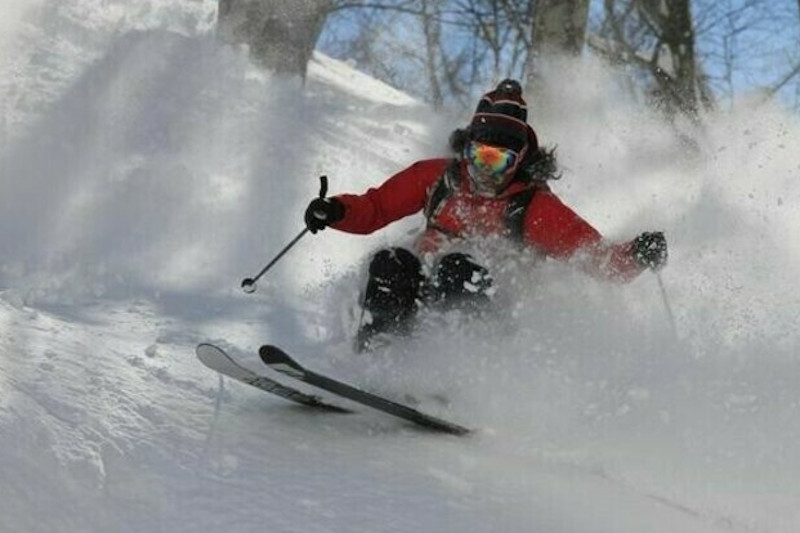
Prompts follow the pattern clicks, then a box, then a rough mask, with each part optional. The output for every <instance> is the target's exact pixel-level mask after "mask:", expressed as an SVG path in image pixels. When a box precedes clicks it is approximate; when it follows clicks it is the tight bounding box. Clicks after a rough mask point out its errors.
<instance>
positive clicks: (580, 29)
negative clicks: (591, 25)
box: [532, 0, 589, 56]
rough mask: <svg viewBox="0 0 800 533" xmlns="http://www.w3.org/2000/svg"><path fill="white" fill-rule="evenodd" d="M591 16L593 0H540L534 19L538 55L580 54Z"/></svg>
mask: <svg viewBox="0 0 800 533" xmlns="http://www.w3.org/2000/svg"><path fill="white" fill-rule="evenodd" d="M588 19H589V0H540V1H539V2H538V4H537V6H536V16H535V17H534V22H533V45H532V47H533V52H534V55H540V56H541V55H545V54H561V55H564V54H566V55H573V56H575V55H579V54H580V53H581V50H583V42H584V40H585V37H586V24H587V22H588Z"/></svg>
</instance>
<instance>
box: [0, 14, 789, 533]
mask: <svg viewBox="0 0 800 533" xmlns="http://www.w3.org/2000/svg"><path fill="white" fill-rule="evenodd" d="M131 5H133V4H131V3H129V2H123V1H100V0H69V1H56V0H37V1H30V2H27V1H26V2H22V1H19V2H18V1H13V0H6V2H5V3H4V4H3V6H2V10H3V13H2V14H3V17H0V18H2V23H0V25H2V27H0V29H2V32H1V33H2V36H0V69H2V70H1V71H0V113H1V114H0V324H2V326H1V328H2V329H0V331H2V335H0V392H1V394H0V531H2V532H4V533H5V532H14V533H16V532H53V531H59V532H62V531H63V532H106V531H119V532H141V531H147V532H157V531H169V532H171V533H172V532H176V531H196V530H197V529H198V528H202V529H203V530H204V531H227V532H250V531H264V530H266V531H275V532H353V531H364V532H391V531H397V532H406V531H459V532H461V531H471V532H472V531H474V532H493V531H503V532H509V531H514V532H517V531H518V532H528V531H542V532H548V533H550V532H553V533H555V532H575V533H589V532H591V533H596V532H608V533H626V532H631V533H633V532H636V533H641V532H655V533H659V532H665V533H666V532H669V533H673V532H675V531H681V532H701V533H709V532H720V531H723V532H724V531H734V532H759V533H762V532H769V533H794V532H796V531H800V481H798V480H800V447H798V446H797V442H798V441H800V387H798V383H800V356H799V355H798V353H800V349H798V348H799V347H798V334H797V333H796V323H797V322H798V318H799V317H800V289H798V285H797V279H798V274H800V268H799V266H800V215H799V214H798V210H797V209H796V206H797V205H798V203H799V202H800V182H798V180H797V175H798V173H800V154H798V152H797V150H796V147H797V145H798V142H799V141H800V124H798V121H797V118H796V117H794V116H791V115H787V114H784V113H782V112H781V111H780V110H779V109H775V108H772V107H769V106H761V107H756V106H754V105H751V104H750V103H748V102H742V103H741V104H740V105H739V107H738V108H737V109H735V110H733V111H730V112H725V113H720V114H719V115H717V116H711V117H708V121H707V127H706V129H705V131H704V132H703V133H702V134H701V135H700V136H699V137H698V139H697V143H696V145H692V144H691V143H688V142H684V143H679V142H677V141H675V137H674V135H672V133H671V132H670V130H669V129H668V128H667V127H665V126H663V125H661V124H659V123H658V122H657V121H655V120H654V119H653V118H652V117H650V116H649V115H648V114H647V113H646V112H644V111H642V110H641V109H639V108H638V107H637V106H636V105H635V104H630V103H628V102H625V101H619V98H618V97H616V96H615V95H617V94H618V93H619V92H618V91H615V89H614V84H613V83H612V82H613V80H612V79H611V77H610V76H609V75H608V74H607V73H604V72H602V71H601V69H599V67H596V66H594V65H584V66H583V67H582V69H581V70H580V72H579V73H577V74H572V76H574V77H570V74H568V72H570V71H569V70H568V69H564V74H561V75H559V76H553V82H554V84H556V86H559V87H564V86H568V87H570V90H568V91H564V90H562V91H561V92H562V93H563V94H564V97H565V102H564V106H563V108H561V109H555V110H549V113H548V114H547V117H548V119H547V120H544V119H542V120H541V121H539V120H537V117H539V116H540V114H538V113H537V109H536V103H535V102H531V108H532V112H531V115H532V117H531V122H532V123H533V124H534V127H535V128H536V129H537V130H538V131H539V133H540V138H541V139H542V141H543V142H544V143H545V144H557V145H558V146H559V154H560V158H561V161H562V164H563V166H564V168H565V176H564V178H563V180H562V181H561V182H559V183H556V184H555V185H554V187H555V189H556V190H557V192H558V193H559V194H560V195H561V196H562V197H563V198H564V199H565V200H566V201H567V202H568V203H570V204H571V205H573V206H575V207H576V208H577V210H578V211H579V212H581V213H582V214H583V215H584V216H585V217H586V218H587V219H589V220H590V221H592V222H593V223H594V224H595V225H596V226H597V227H598V228H599V229H601V231H603V232H604V233H605V234H606V235H608V236H609V238H612V239H623V238H629V237H631V236H633V235H635V234H636V233H638V232H639V231H642V230H647V229H663V230H665V231H666V232H667V235H668V238H669V240H670V243H671V262H670V265H669V267H668V268H667V269H666V270H665V271H664V272H663V280H664V284H665V287H666V290H667V295H668V297H669V299H670V303H671V305H672V307H673V309H674V312H675V315H676V318H677V329H678V332H677V337H676V335H675V332H673V330H672V328H671V326H670V323H669V320H668V315H667V312H666V309H665V306H664V302H663V300H662V297H661V292H660V290H659V286H658V284H657V282H656V279H655V277H654V276H652V275H644V276H642V277H641V278H640V279H639V280H637V281H636V282H634V283H632V284H630V285H627V286H616V285H608V284H602V283H599V282H596V281H593V280H590V279H587V278H585V277H584V276H583V275H581V274H579V273H576V272H574V271H572V270H571V269H570V268H569V266H565V265H559V264H550V263H548V264H545V265H540V266H537V267H535V268H525V266H524V264H523V265H522V266H519V265H518V266H516V267H510V268H506V269H504V268H502V265H495V268H496V272H497V278H498V280H499V281H500V282H501V283H500V285H501V291H500V294H499V295H498V298H504V299H505V300H506V301H507V302H508V306H509V307H508V309H509V310H510V313H509V314H510V316H509V317H508V319H507V320H506V321H505V324H499V323H492V322H490V323H469V322H468V323H467V324H466V325H465V324H464V323H463V322H462V323H453V322H449V321H444V322H443V323H440V324H439V330H438V331H428V332H427V333H425V334H423V335H421V336H420V337H419V338H417V339H414V340H411V341H409V342H408V343H406V344H401V345H398V346H395V347H393V348H391V349H390V350H389V351H388V352H387V353H382V354H376V355H374V356H355V355H353V354H352V353H351V352H350V350H349V336H350V335H351V334H352V329H353V325H354V318H353V316H352V313H353V307H354V304H355V303H356V300H357V291H358V290H359V287H360V281H361V275H362V269H363V266H364V260H365V258H366V257H367V256H368V254H369V252H370V251H371V250H373V249H374V248H375V247H377V246H379V245H386V244H389V243H397V242H406V241H408V240H409V239H410V235H409V232H410V231H413V230H414V229H415V228H417V227H419V225H420V223H421V220H420V219H419V218H417V217H414V218H412V219H409V220H407V221H403V222H402V223H399V224H397V225H395V226H392V227H391V228H389V229H387V230H386V231H383V232H380V233H378V234H376V235H373V236H369V237H357V236H348V235H343V234H337V233H335V232H332V231H326V232H323V233H322V234H320V235H317V236H313V237H312V236H308V237H306V238H305V239H304V240H303V241H301V242H300V244H298V246H297V247H296V248H295V249H294V250H293V251H292V252H291V254H290V255H288V256H286V257H285V259H284V260H283V261H282V262H281V263H280V264H279V266H277V267H276V268H275V269H274V270H273V271H271V272H270V273H269V274H268V276H267V277H266V278H265V279H264V282H263V283H261V284H260V286H259V290H258V292H257V293H256V294H254V295H250V296H248V295H245V294H243V293H242V292H241V291H240V290H239V289H238V285H239V281H240V280H241V279H242V278H243V277H245V276H247V275H252V274H254V273H255V272H257V271H258V269H259V268H260V267H261V266H262V265H263V264H264V263H265V262H266V260H268V259H269V258H270V257H271V256H272V255H273V254H275V253H276V252H277V251H278V250H279V249H280V248H281V247H282V246H283V244H285V243H286V242H288V241H289V240H290V239H291V238H292V237H293V236H294V235H295V234H296V233H297V232H298V231H299V230H300V229H301V228H302V212H303V209H304V207H305V205H306V203H307V201H308V200H309V199H310V198H311V197H313V196H314V195H315V194H316V192H317V190H318V186H319V185H318V176H319V175H321V174H327V175H328V176H329V178H330V182H331V192H332V193H337V192H344V191H360V190H363V189H364V188H366V187H367V186H369V185H372V184H375V183H377V182H379V181H380V180H381V179H383V178H384V177H385V176H387V175H389V174H390V173H392V172H394V171H396V170H399V169H400V168H402V167H403V166H405V165H407V164H409V163H411V162H413V161H414V160H416V159H418V158H422V157H428V156H434V155H438V154H441V153H443V151H444V150H445V141H446V138H447V134H448V132H449V130H450V129H451V128H453V127H454V126H456V125H459V124H460V123H461V122H463V121H464V120H466V118H467V117H466V116H461V117H453V116H438V115H435V114H433V113H432V112H431V111H430V110H429V109H427V108H426V107H425V106H423V105H421V104H419V103H417V102H415V101H414V100H413V99H411V98H409V97H408V96H406V95H403V94H401V93H399V92H397V91H395V90H393V89H391V88H389V87H386V86H385V85H383V84H381V83H379V82H376V81H375V80H372V79H370V78H368V77H366V76H364V75H362V74H359V73H358V72H356V71H354V70H352V69H351V68H350V67H349V66H347V65H346V64H343V63H341V62H337V61H334V60H331V59H329V58H326V57H325V56H323V55H317V56H316V57H315V59H314V61H313V63H312V65H311V69H310V78H309V83H308V86H307V88H306V89H305V90H304V91H301V90H300V88H299V87H298V85H297V84H296V83H295V82H292V81H286V80H281V79H276V78H274V77H272V76H270V75H266V74H260V73H257V72H255V71H254V70H252V69H251V68H250V67H249V66H248V64H247V61H246V58H245V57H243V54H242V53H241V52H240V51H236V50H230V49H225V48H220V47H218V45H217V44H216V42H215V40H214V38H213V35H212V34H211V33H209V28H210V27H211V26H212V25H213V9H214V2H211V1H208V0H204V1H194V2H187V1H182V2H179V1H177V0H174V1H160V2H155V1H142V2H136V3H135V7H131ZM541 116H543V115H541ZM523 263H524V262H523ZM504 287H505V289H506V290H503V288H504ZM209 339H224V340H225V341H227V342H228V343H230V344H231V345H232V346H235V347H236V349H237V353H238V355H239V357H240V358H241V359H242V360H243V361H244V363H245V364H246V365H248V366H250V367H251V368H254V369H259V362H258V360H257V357H256V355H255V349H256V348H257V347H258V346H259V344H261V343H263V342H265V341H271V342H275V343H278V344H280V345H282V346H285V347H286V348H287V349H288V350H289V351H291V352H292V353H294V354H296V355H297V357H298V358H299V359H301V360H302V361H304V362H306V363H307V364H309V365H310V366H313V367H315V368H318V369H321V370H325V371H328V372H331V373H333V374H335V375H338V376H340V377H342V378H346V379H348V380H350V381H353V382H355V383H358V384H360V385H362V386H367V387H371V388H374V389H377V390H385V391H390V392H392V393H395V394H399V393H401V392H405V391H408V392H412V393H415V394H419V395H424V394H425V393H426V392H434V393H443V394H445V395H447V396H448V397H449V398H450V400H451V404H450V406H449V407H447V408H444V407H442V406H441V405H430V406H426V407H428V408H429V409H430V410H432V411H435V412H436V413H438V414H441V415H443V416H447V417H449V418H452V419H453V420H456V421H460V422H463V423H465V424H468V425H471V426H474V427H476V428H478V431H477V433H476V434H475V435H474V436H470V437H468V438H458V437H449V436H442V435H435V434H430V433H427V432H422V431H418V430H416V429H414V428H412V427H409V426H408V425H406V424H403V423H402V422H399V421H396V420H394V419H390V418H388V417H386V416H382V415H380V414H377V413H370V412H367V411H365V410H363V409H362V410H361V411H362V412H360V413H358V414H355V415H342V416H332V415H323V414H316V413H309V412H307V411H304V410H303V409H301V408H298V407H294V406H292V405H288V404H287V403H286V402H284V401H282V400H280V399H277V398H272V397H269V396H268V395H266V394H263V393H260V392H259V391H257V390H255V389H252V388H250V387H247V386H244V385H240V384H238V383H234V382H230V381H224V382H221V381H220V379H219V378H218V376H216V375H215V374H213V373H212V372H210V371H208V370H207V369H206V368H205V367H203V366H202V365H201V364H200V363H199V362H198V361H197V359H196V358H195V356H194V353H193V350H194V346H195V345H196V344H197V343H198V342H201V341H204V340H209Z"/></svg>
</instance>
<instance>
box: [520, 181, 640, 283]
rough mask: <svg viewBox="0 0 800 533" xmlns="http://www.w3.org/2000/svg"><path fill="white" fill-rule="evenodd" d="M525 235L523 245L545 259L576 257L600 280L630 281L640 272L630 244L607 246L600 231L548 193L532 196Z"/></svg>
mask: <svg viewBox="0 0 800 533" xmlns="http://www.w3.org/2000/svg"><path fill="white" fill-rule="evenodd" d="M524 232H525V233H524V238H525V242H527V243H529V244H530V245H532V246H533V247H535V248H536V249H537V250H539V251H541V252H543V253H544V254H546V255H547V256H549V257H553V258H554V259H561V260H569V259H573V258H576V259H577V260H578V261H579V263H580V265H581V267H582V268H583V269H584V270H586V271H587V272H589V273H590V274H592V275H595V276H598V277H601V278H605V279H610V280H616V281H630V280H632V279H634V278H635V277H636V276H638V275H639V274H640V273H641V272H642V271H643V269H642V267H640V266H639V265H638V264H636V263H635V262H634V260H633V255H632V254H631V253H630V246H631V245H630V243H628V242H625V243H619V244H609V243H606V242H605V241H604V239H603V236H602V235H600V232H598V231H597V230H596V229H595V228H594V227H592V226H591V224H589V223H588V222H586V221H585V220H583V219H582V218H581V217H580V216H578V215H577V214H576V213H575V212H574V211H573V210H572V209H570V208H569V207H567V206H566V205H564V204H563V203H562V202H561V200H559V199H558V197H556V195H554V194H553V193H551V192H549V191H541V192H538V193H536V194H534V196H533V199H532V200H531V203H530V205H529V206H528V210H527V214H526V216H525V228H524ZM579 252H580V253H579Z"/></svg>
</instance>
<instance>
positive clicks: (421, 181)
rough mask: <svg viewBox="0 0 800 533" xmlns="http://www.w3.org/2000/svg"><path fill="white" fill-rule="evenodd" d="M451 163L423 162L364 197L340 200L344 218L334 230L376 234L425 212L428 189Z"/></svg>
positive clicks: (353, 195) (338, 198) (443, 160)
mask: <svg viewBox="0 0 800 533" xmlns="http://www.w3.org/2000/svg"><path fill="white" fill-rule="evenodd" d="M448 162H449V161H448V160H447V159H430V160H426V161H420V162H418V163H414V164H413V165H411V166H410V167H408V168H406V169H405V170H402V171H400V172H398V173H397V174H395V175H394V176H392V177H391V178H389V179H388V180H386V182H384V183H383V184H382V185H381V186H380V187H378V188H373V189H369V190H368V191H367V192H366V193H364V194H361V195H355V194H342V195H339V196H336V197H335V198H336V199H337V200H338V201H339V202H341V204H342V206H344V217H343V218H342V219H341V220H339V221H338V222H336V223H335V224H332V226H331V227H333V228H336V229H338V230H341V231H345V232H347V233H360V234H366V233H372V232H373V231H377V230H379V229H381V228H383V227H384V226H386V225H387V224H390V223H391V222H394V221H395V220H399V219H401V218H403V217H406V216H409V215H413V214H414V213H417V212H419V211H421V210H422V209H423V208H424V207H425V201H426V198H427V190H428V188H429V187H430V186H431V185H432V184H433V183H434V182H435V181H436V180H437V179H438V178H439V177H440V176H441V175H442V173H443V172H444V171H445V169H446V168H447V165H448Z"/></svg>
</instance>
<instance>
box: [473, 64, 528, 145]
mask: <svg viewBox="0 0 800 533" xmlns="http://www.w3.org/2000/svg"><path fill="white" fill-rule="evenodd" d="M527 120H528V106H527V104H526V103H525V100H523V98H522V87H521V86H520V84H519V82H517V81H514V80H510V79H508V80H503V81H501V82H500V84H499V85H498V86H497V88H496V89H495V90H493V91H490V92H488V93H486V94H484V95H483V97H482V98H481V100H480V102H478V107H477V108H476V109H475V115H474V116H473V117H472V122H471V123H470V126H469V131H470V139H471V140H473V141H477V142H483V143H486V144H491V145H494V146H502V147H504V148H510V149H511V150H514V151H515V152H517V153H521V152H523V151H525V148H533V149H534V150H536V149H537V148H538V143H537V141H536V134H535V133H534V132H533V129H531V127H530V126H528V123H527Z"/></svg>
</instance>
